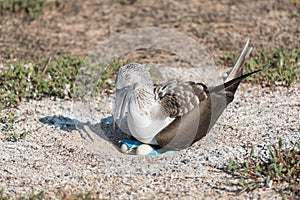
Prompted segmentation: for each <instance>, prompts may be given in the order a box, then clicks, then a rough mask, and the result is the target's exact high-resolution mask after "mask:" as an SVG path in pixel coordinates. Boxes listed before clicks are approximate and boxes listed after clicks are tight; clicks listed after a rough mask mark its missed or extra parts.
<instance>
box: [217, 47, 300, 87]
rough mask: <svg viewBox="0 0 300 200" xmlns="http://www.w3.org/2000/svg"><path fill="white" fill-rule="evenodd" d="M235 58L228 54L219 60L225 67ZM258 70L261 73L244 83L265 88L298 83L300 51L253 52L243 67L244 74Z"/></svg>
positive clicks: (299, 78)
mask: <svg viewBox="0 0 300 200" xmlns="http://www.w3.org/2000/svg"><path fill="white" fill-rule="evenodd" d="M236 57H237V54H235V53H228V54H226V55H225V56H224V57H223V58H222V59H221V63H222V64H223V65H225V66H232V65H233V64H234V62H235V59H236ZM258 69H262V71H261V72H260V73H257V74H254V75H252V76H250V77H248V78H247V79H246V81H248V82H252V83H259V84H262V85H265V86H274V85H281V86H289V85H290V84H291V83H293V82H299V81H300V49H294V50H292V51H287V50H273V51H271V52H269V51H254V52H253V53H252V57H251V58H250V60H249V61H248V62H247V64H246V66H245V73H247V72H251V71H255V70H258Z"/></svg>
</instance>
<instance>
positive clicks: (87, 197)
mask: <svg viewBox="0 0 300 200" xmlns="http://www.w3.org/2000/svg"><path fill="white" fill-rule="evenodd" d="M4 191H5V190H4V189H3V188H2V189H0V200H10V199H17V200H23V199H29V200H42V199H47V198H46V197H45V192H44V191H40V192H38V193H36V194H31V195H29V196H26V197H24V196H22V195H19V196H18V195H17V197H14V198H12V197H11V196H10V195H8V194H5V193H4ZM56 198H57V199H64V200H75V199H78V200H91V199H99V197H97V195H96V194H94V195H92V194H91V193H90V192H88V193H81V192H80V193H76V194H75V193H74V194H67V193H66V192H64V191H63V190H58V191H57V193H56Z"/></svg>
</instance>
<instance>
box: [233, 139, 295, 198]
mask: <svg viewBox="0 0 300 200" xmlns="http://www.w3.org/2000/svg"><path fill="white" fill-rule="evenodd" d="M292 145H293V148H291V149H283V143H282V139H279V141H278V145H272V146H268V151H269V159H267V160H264V159H262V158H259V157H258V156H255V155H254V150H253V148H252V149H251V152H250V154H249V156H248V157H246V158H245V161H244V162H240V161H237V159H235V160H234V159H232V158H230V159H229V164H228V166H227V169H228V171H229V172H230V173H232V174H233V175H234V176H235V177H237V178H239V181H238V185H239V186H240V187H241V188H242V189H241V190H240V192H243V191H251V190H255V189H257V188H262V187H272V188H274V189H275V190H276V191H279V192H281V194H282V196H283V197H285V196H286V195H288V196H290V197H291V198H292V197H299V195H300V142H296V143H292Z"/></svg>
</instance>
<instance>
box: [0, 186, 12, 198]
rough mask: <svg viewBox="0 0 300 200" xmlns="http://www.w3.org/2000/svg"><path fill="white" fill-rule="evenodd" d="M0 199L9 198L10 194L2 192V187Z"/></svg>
mask: <svg viewBox="0 0 300 200" xmlns="http://www.w3.org/2000/svg"><path fill="white" fill-rule="evenodd" d="M0 200H10V196H9V195H6V194H4V189H3V188H1V189H0Z"/></svg>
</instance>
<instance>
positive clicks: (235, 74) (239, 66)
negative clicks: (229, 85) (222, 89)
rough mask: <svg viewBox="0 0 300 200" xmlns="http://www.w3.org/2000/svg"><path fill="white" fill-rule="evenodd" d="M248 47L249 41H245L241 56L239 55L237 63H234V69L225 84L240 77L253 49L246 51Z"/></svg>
mask: <svg viewBox="0 0 300 200" xmlns="http://www.w3.org/2000/svg"><path fill="white" fill-rule="evenodd" d="M248 46H249V39H248V40H247V42H246V44H245V46H244V48H243V50H242V52H241V54H240V55H239V57H238V59H237V61H236V62H235V65H234V67H233V68H232V70H231V71H230V73H229V75H228V76H227V78H226V80H225V82H228V81H230V80H233V79H235V78H237V77H240V76H242V74H243V66H244V63H245V62H246V60H247V59H248V58H249V56H250V54H251V52H252V49H253V48H252V47H251V48H249V49H248Z"/></svg>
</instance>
